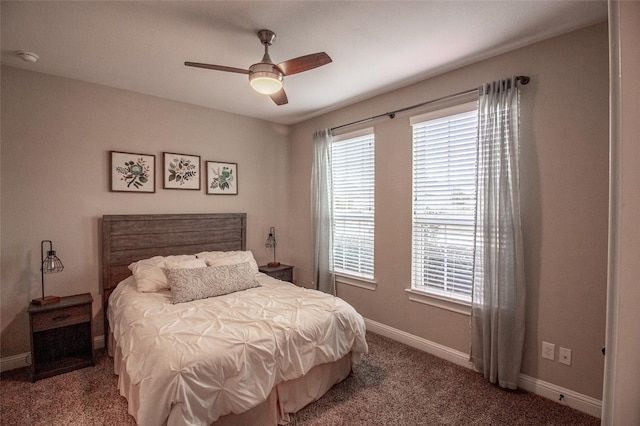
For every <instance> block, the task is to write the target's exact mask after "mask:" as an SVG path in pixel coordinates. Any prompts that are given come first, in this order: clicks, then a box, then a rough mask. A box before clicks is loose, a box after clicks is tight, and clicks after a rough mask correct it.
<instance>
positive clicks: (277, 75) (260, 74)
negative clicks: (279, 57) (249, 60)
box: [249, 63, 282, 95]
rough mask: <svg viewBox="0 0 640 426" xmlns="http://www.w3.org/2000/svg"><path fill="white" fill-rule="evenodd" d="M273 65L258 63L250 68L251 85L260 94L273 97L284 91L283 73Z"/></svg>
mask: <svg viewBox="0 0 640 426" xmlns="http://www.w3.org/2000/svg"><path fill="white" fill-rule="evenodd" d="M274 68H275V67H274V66H273V64H269V63H258V64H254V65H252V66H251V67H250V68H249V83H251V87H252V88H253V90H255V91H256V92H258V93H261V94H263V95H273V94H274V93H278V92H279V91H280V89H282V73H281V72H278V70H277V68H276V69H274Z"/></svg>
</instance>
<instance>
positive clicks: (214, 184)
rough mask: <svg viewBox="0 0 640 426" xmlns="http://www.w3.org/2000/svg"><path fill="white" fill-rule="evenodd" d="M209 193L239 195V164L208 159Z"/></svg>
mask: <svg viewBox="0 0 640 426" xmlns="http://www.w3.org/2000/svg"><path fill="white" fill-rule="evenodd" d="M207 194H209V195H213V194H222V195H237V194H238V164H237V163H223V162H220V161H207Z"/></svg>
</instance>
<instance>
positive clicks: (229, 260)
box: [196, 250, 258, 274]
mask: <svg viewBox="0 0 640 426" xmlns="http://www.w3.org/2000/svg"><path fill="white" fill-rule="evenodd" d="M196 256H197V257H198V259H204V260H205V261H206V262H207V265H208V266H222V265H236V264H238V263H244V262H249V265H250V266H251V269H252V270H253V272H254V273H255V274H257V273H258V263H257V262H256V260H255V258H254V257H253V253H252V252H251V251H249V250H246V251H242V250H232V251H203V252H201V253H197V254H196Z"/></svg>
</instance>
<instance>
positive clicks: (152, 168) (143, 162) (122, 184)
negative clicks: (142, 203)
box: [109, 151, 156, 193]
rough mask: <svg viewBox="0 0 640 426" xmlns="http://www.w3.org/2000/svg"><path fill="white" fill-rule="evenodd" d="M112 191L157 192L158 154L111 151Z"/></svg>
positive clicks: (110, 172)
mask: <svg viewBox="0 0 640 426" xmlns="http://www.w3.org/2000/svg"><path fill="white" fill-rule="evenodd" d="M109 153H110V170H109V175H110V180H111V188H110V189H111V191H112V192H138V193H154V192H156V156H155V155H153V154H138V153H133V152H121V151H109Z"/></svg>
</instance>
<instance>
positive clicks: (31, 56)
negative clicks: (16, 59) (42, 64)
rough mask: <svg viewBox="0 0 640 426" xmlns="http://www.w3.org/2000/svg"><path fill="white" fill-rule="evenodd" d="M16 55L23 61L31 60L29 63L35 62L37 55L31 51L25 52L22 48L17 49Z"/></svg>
mask: <svg viewBox="0 0 640 426" xmlns="http://www.w3.org/2000/svg"><path fill="white" fill-rule="evenodd" d="M18 56H20V58H21V59H22V60H23V61H25V62H31V63H35V62H36V61H37V60H38V58H39V56H38V55H36V54H35V53H33V52H25V51H24V50H19V51H18Z"/></svg>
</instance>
